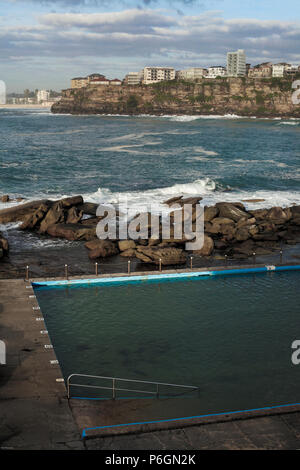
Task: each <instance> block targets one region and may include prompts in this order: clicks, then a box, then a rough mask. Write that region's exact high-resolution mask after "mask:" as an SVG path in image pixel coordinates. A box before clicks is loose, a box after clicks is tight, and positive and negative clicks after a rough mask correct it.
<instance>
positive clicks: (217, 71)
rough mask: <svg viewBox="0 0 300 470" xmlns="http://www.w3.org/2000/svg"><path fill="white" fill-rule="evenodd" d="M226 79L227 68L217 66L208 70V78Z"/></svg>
mask: <svg viewBox="0 0 300 470" xmlns="http://www.w3.org/2000/svg"><path fill="white" fill-rule="evenodd" d="M217 77H226V68H225V67H223V66H222V65H217V66H214V67H209V68H208V74H207V78H217Z"/></svg>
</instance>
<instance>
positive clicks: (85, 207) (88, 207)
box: [78, 202, 99, 217]
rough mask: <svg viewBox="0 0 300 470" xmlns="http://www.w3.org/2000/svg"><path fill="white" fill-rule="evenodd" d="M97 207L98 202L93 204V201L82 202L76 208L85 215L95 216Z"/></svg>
mask: <svg viewBox="0 0 300 470" xmlns="http://www.w3.org/2000/svg"><path fill="white" fill-rule="evenodd" d="M98 207H99V204H95V203H94V202H84V203H83V204H80V205H79V206H78V209H79V210H80V211H82V212H83V213H84V214H86V215H93V216H94V217H95V216H96V214H97V209H98Z"/></svg>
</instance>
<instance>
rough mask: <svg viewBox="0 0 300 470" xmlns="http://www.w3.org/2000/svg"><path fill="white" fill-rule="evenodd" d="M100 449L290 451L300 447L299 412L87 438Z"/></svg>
mask: <svg viewBox="0 0 300 470" xmlns="http://www.w3.org/2000/svg"><path fill="white" fill-rule="evenodd" d="M85 446H86V448H87V449H90V450H92V449H99V450H100V449H101V450H114V451H116V450H215V449H218V450H259V449H260V450H267V449H268V450H272V449H273V450H288V449H299V448H300V413H294V414H284V415H280V416H270V417H261V418H253V419H247V420H242V421H234V422H228V423H213V424H205V425H202V426H195V427H189V428H183V429H176V430H166V431H155V432H151V433H144V434H136V435H123V436H113V437H103V438H101V439H99V438H98V439H91V440H86V443H85Z"/></svg>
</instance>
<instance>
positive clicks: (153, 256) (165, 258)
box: [136, 246, 187, 266]
mask: <svg viewBox="0 0 300 470" xmlns="http://www.w3.org/2000/svg"><path fill="white" fill-rule="evenodd" d="M136 257H137V258H138V259H139V260H141V261H143V262H144V263H150V264H156V265H159V262H160V261H159V260H161V264H162V265H163V266H169V265H179V264H185V263H186V258H187V255H186V253H185V252H184V251H183V250H181V249H180V248H174V247H166V248H161V247H158V246H151V247H150V246H145V247H143V246H138V247H137V251H136Z"/></svg>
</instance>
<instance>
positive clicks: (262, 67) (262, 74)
mask: <svg viewBox="0 0 300 470" xmlns="http://www.w3.org/2000/svg"><path fill="white" fill-rule="evenodd" d="M272 67H273V64H272V63H271V62H264V63H263V64H258V65H255V66H254V67H252V68H250V69H249V71H248V77H251V78H268V77H272Z"/></svg>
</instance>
